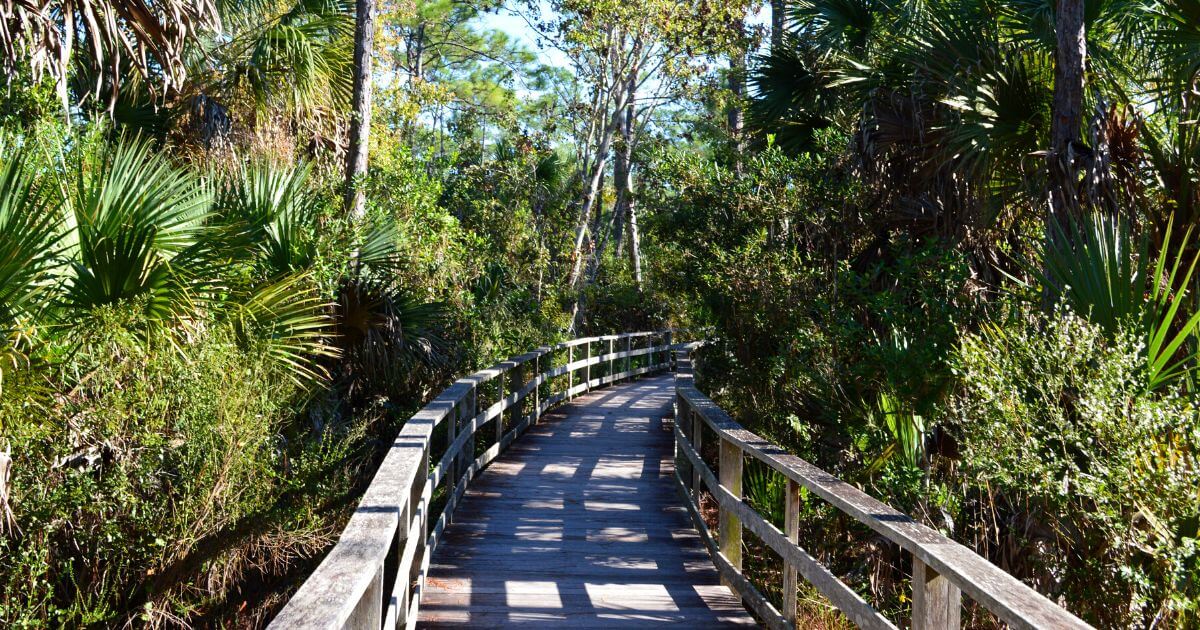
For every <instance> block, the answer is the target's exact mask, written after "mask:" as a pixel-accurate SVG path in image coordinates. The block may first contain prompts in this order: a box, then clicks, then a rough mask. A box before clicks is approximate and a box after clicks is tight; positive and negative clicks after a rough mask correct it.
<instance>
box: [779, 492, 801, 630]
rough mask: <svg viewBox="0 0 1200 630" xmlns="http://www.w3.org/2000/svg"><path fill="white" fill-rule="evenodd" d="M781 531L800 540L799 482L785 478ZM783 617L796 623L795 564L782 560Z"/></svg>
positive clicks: (794, 541)
mask: <svg viewBox="0 0 1200 630" xmlns="http://www.w3.org/2000/svg"><path fill="white" fill-rule="evenodd" d="M783 502H784V506H783V533H784V535H786V536H787V538H788V540H790V541H792V542H793V543H799V542H800V484H798V483H796V482H795V481H792V480H791V479H788V480H787V488H786V489H785V490H784V495H783ZM783 563H784V566H783V610H782V611H780V612H782V613H783V618H784V619H787V620H788V623H790V624H792V625H793V626H795V625H796V589H797V588H798V587H799V584H797V579H798V578H797V575H796V565H794V564H792V563H790V562H788V561H787V560H784V561H783Z"/></svg>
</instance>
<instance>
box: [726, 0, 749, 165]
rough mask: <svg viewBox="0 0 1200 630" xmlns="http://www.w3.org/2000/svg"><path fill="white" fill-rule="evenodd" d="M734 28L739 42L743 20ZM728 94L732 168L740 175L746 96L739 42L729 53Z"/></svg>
mask: <svg viewBox="0 0 1200 630" xmlns="http://www.w3.org/2000/svg"><path fill="white" fill-rule="evenodd" d="M734 27H735V29H736V30H737V32H738V34H739V40H740V39H742V37H741V36H742V35H743V34H744V33H745V29H746V24H745V20H744V19H742V18H738V21H737V23H736V24H735V25H734ZM729 92H730V93H731V94H732V95H733V104H732V105H731V106H730V108H729V120H728V124H729V137H730V138H732V139H733V150H734V168H735V170H736V171H737V172H738V173H741V172H742V153H743V152H744V150H745V146H744V140H745V139H744V128H745V126H746V115H745V112H744V111H743V110H742V99H743V98H744V97H745V94H746V51H745V50H743V49H742V48H741V43H740V41H739V43H738V48H737V49H736V50H734V51H733V52H732V53H730V58H729Z"/></svg>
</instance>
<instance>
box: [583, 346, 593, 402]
mask: <svg viewBox="0 0 1200 630" xmlns="http://www.w3.org/2000/svg"><path fill="white" fill-rule="evenodd" d="M583 347H584V350H585V351H586V353H587V354H586V355H585V359H586V360H587V365H585V366H583V391H585V392H590V391H592V342H590V341H589V342H587V343H585V344H583Z"/></svg>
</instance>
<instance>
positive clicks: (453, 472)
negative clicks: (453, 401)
mask: <svg viewBox="0 0 1200 630" xmlns="http://www.w3.org/2000/svg"><path fill="white" fill-rule="evenodd" d="M469 395H470V392H468V393H467V396H469ZM467 396H463V399H462V400H460V401H458V404H457V405H455V406H454V408H453V409H451V410H450V413H449V414H446V449H447V452H449V449H452V448H454V438H455V437H457V436H458V426H459V424H458V423H459V420H460V419H461V418H462V415H463V412H464V410H465V407H466V402H467ZM458 461H459V455H458V453H454V456H453V457H451V458H450V462H449V466H447V467H446V475H445V482H446V496H452V495H453V494H454V486H456V485H458ZM453 518H454V514H453V512H451V513H449V514H447V515H446V524H447V525H449V524H450V521H451V519H453Z"/></svg>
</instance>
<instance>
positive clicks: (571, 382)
mask: <svg viewBox="0 0 1200 630" xmlns="http://www.w3.org/2000/svg"><path fill="white" fill-rule="evenodd" d="M574 362H575V346H569V347H568V348H567V365H571V364H572V363H574ZM574 388H575V370H574V369H573V368H567V397H566V399H567V400H571V390H572V389H574Z"/></svg>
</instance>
